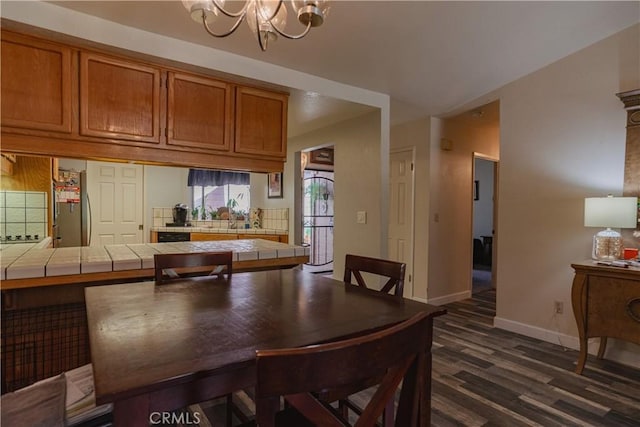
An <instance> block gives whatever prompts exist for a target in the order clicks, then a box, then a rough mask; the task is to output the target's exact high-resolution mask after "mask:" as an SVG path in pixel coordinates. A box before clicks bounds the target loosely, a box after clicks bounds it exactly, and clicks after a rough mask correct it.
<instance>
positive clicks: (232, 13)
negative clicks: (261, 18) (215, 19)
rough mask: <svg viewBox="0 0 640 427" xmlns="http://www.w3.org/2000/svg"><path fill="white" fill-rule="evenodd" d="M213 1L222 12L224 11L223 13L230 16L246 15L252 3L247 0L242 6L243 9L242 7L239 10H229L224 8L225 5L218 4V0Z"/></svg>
mask: <svg viewBox="0 0 640 427" xmlns="http://www.w3.org/2000/svg"><path fill="white" fill-rule="evenodd" d="M211 2H212V3H213V5H214V6H215V7H216V9H218V10H219V11H220V12H222V14H223V15H225V16H228V17H229V18H239V17H244V15H245V14H246V13H247V6H248V5H249V3H250V2H248V1H247V2H246V3H245V4H244V6H242V9H240V10H239V11H237V12H229V11H228V10H227V9H225V8H224V6H221V5H220V4H218V0H211ZM223 3H224V2H223Z"/></svg>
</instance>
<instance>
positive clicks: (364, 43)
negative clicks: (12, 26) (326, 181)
mask: <svg viewBox="0 0 640 427" xmlns="http://www.w3.org/2000/svg"><path fill="white" fill-rule="evenodd" d="M3 3H5V2H4V1H3ZM53 3H54V4H56V5H59V6H61V7H64V8H69V9H74V10H76V11H79V12H82V13H86V14H90V15H94V16H97V17H100V18H103V19H106V20H110V21H114V22H118V23H120V24H123V25H127V26H131V27H136V28H139V29H143V30H146V31H149V32H153V33H158V34H162V35H166V36H169V37H172V38H176V39H181V40H185V41H189V42H192V43H197V44H201V45H205V46H209V47H212V48H215V49H219V50H224V51H228V52H232V53H235V54H238V55H242V56H247V57H250V58H254V59H257V60H260V61H265V62H268V63H272V64H276V65H280V66H283V67H286V68H290V69H294V70H298V71H302V72H305V73H309V74H312V75H315V76H319V77H323V78H326V79H330V80H334V81H337V82H341V83H345V84H348V85H352V86H356V87H360V88H365V89H369V90H371V91H375V92H381V93H385V94H389V95H390V97H391V100H392V104H391V106H392V109H391V115H392V116H391V117H392V123H393V122H398V121H402V120H405V119H408V118H414V117H418V116H422V115H438V116H443V115H447V114H450V113H452V112H455V111H456V110H457V109H459V108H460V107H461V106H463V105H465V104H466V103H468V102H471V101H473V100H474V99H477V98H478V97H481V96H482V95H484V94H487V93H489V92H491V91H492V90H495V89H497V88H499V87H501V86H503V85H505V84H507V83H509V82H511V81H513V80H516V79H518V78H520V77H522V76H524V75H526V74H529V73H531V72H533V71H535V70H538V69H540V68H542V67H544V66H545V65H548V64H550V63H552V62H554V61H557V60H558V59H560V58H562V57H565V56H567V55H569V54H571V53H573V52H576V51H578V50H580V49H582V48H584V47H586V46H588V45H590V44H593V43H595V42H597V41H599V40H601V39H603V38H606V37H607V36H610V35H612V34H614V33H616V32H618V31H620V30H622V29H624V28H626V27H629V26H631V25H633V24H635V23H637V22H640V2H636V1H622V2H612V1H602V2H600V1H587V2H574V1H568V2H536V1H534V2H525V1H515V2H500V1H499V2H483V1H469V2H445V1H439V2H427V1H339V0H338V1H335V0H334V1H333V2H332V3H331V9H330V12H329V15H328V17H327V18H326V20H325V23H324V25H323V26H321V27H319V28H316V29H314V30H312V31H311V33H310V34H309V35H308V36H307V37H305V38H304V39H302V40H297V41H293V40H286V39H282V38H281V39H279V40H278V41H277V42H275V43H272V44H270V45H269V49H268V50H267V51H266V52H262V51H261V50H260V48H259V47H258V43H257V42H256V40H255V39H254V38H253V35H252V33H251V32H250V31H249V30H248V28H246V26H245V25H244V24H242V27H241V28H239V29H238V31H236V33H234V34H233V35H231V36H230V37H227V38H223V39H216V38H213V37H211V36H209V35H208V34H206V32H205V31H204V29H203V28H202V26H201V25H198V24H197V23H196V22H194V21H193V20H192V19H191V18H190V16H189V14H188V13H187V11H186V10H185V9H184V7H183V6H182V3H181V2H180V1H61V2H53ZM293 24H294V25H298V24H297V23H295V22H293ZM290 28H291V29H290V30H289V31H290V32H295V31H296V30H295V27H294V26H293V25H292V26H291V27H290ZM292 102H293V105H296V106H298V107H296V108H298V109H300V108H303V107H304V105H305V103H306V104H307V110H308V109H309V108H311V109H316V110H317V112H316V113H315V114H308V111H307V115H308V117H307V118H303V117H292V118H291V117H290V120H293V121H294V122H296V121H299V120H300V121H303V122H304V121H305V120H316V121H318V123H320V122H322V120H323V117H324V119H326V120H329V121H331V120H335V119H336V118H338V117H342V118H344V117H346V116H348V115H350V114H360V113H362V112H364V111H367V108H366V107H363V106H358V105H349V103H344V102H342V101H341V102H337V101H335V100H332V99H322V98H317V97H315V98H313V99H311V98H309V97H308V96H306V97H305V94H304V93H294V94H292ZM302 124H303V123H302ZM297 125H300V124H297Z"/></svg>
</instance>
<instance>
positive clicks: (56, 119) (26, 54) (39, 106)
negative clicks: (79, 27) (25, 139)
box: [0, 31, 72, 133]
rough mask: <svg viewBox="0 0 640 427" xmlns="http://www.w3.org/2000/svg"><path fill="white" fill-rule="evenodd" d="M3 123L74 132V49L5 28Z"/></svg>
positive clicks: (19, 126) (27, 127)
mask: <svg viewBox="0 0 640 427" xmlns="http://www.w3.org/2000/svg"><path fill="white" fill-rule="evenodd" d="M0 51H1V55H2V73H1V74H2V82H1V85H2V86H1V89H0V92H1V93H0V96H1V98H2V105H1V108H2V114H1V117H2V118H1V121H2V126H3V127H5V126H7V127H17V128H25V129H35V130H43V131H53V132H64V133H70V132H71V129H72V108H71V105H72V104H71V102H72V101H71V99H72V96H71V95H72V75H71V70H72V51H71V49H70V48H68V47H65V46H61V45H58V44H55V43H48V42H44V41H40V40H36V39H32V38H29V37H25V36H21V35H19V34H15V33H11V32H5V31H3V32H2V46H1V47H0Z"/></svg>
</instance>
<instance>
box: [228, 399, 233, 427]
mask: <svg viewBox="0 0 640 427" xmlns="http://www.w3.org/2000/svg"><path fill="white" fill-rule="evenodd" d="M232 425H233V394H232V393H229V394H227V427H231V426H232Z"/></svg>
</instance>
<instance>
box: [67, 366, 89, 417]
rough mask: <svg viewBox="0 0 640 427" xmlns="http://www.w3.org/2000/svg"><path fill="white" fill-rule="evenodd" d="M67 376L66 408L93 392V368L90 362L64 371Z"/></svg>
mask: <svg viewBox="0 0 640 427" xmlns="http://www.w3.org/2000/svg"><path fill="white" fill-rule="evenodd" d="M65 376H66V378H67V405H66V406H67V409H68V408H69V407H70V406H71V405H73V404H74V403H76V402H78V401H80V400H82V399H84V398H85V397H87V396H91V395H92V394H93V370H92V367H91V364H87V365H84V366H80V367H79V368H76V369H72V370H70V371H67V372H65Z"/></svg>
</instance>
